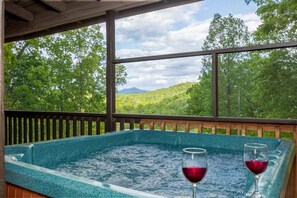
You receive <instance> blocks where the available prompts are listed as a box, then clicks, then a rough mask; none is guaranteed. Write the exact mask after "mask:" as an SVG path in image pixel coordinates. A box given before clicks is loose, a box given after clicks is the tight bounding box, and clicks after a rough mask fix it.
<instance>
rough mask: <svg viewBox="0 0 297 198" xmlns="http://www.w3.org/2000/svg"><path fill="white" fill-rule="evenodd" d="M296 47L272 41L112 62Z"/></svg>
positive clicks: (292, 42) (121, 60)
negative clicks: (270, 42) (271, 42)
mask: <svg viewBox="0 0 297 198" xmlns="http://www.w3.org/2000/svg"><path fill="white" fill-rule="evenodd" d="M290 47H297V41H290V42H285V43H274V44H265V45H253V46H244V47H234V48H224V49H213V50H201V51H192V52H181V53H172V54H162V55H153V56H142V57H133V58H122V59H116V60H114V63H115V64H117V63H132V62H142V61H153V60H162V59H172V58H186V57H193V56H204V55H212V54H227V53H239V52H250V51H261V50H272V49H282V48H290Z"/></svg>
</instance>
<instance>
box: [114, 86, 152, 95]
mask: <svg viewBox="0 0 297 198" xmlns="http://www.w3.org/2000/svg"><path fill="white" fill-rule="evenodd" d="M144 92H148V90H142V89H138V88H136V87H131V88H128V89H122V90H120V91H118V93H119V94H135V93H144Z"/></svg>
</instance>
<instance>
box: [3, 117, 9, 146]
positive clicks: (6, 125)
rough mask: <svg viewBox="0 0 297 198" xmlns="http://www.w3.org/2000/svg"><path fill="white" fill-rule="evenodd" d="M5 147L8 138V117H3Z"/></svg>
mask: <svg viewBox="0 0 297 198" xmlns="http://www.w3.org/2000/svg"><path fill="white" fill-rule="evenodd" d="M4 128H5V145H8V136H9V133H8V116H5V126H4Z"/></svg>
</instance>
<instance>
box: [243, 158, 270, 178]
mask: <svg viewBox="0 0 297 198" xmlns="http://www.w3.org/2000/svg"><path fill="white" fill-rule="evenodd" d="M245 165H246V166H247V167H248V169H249V170H250V171H251V172H253V173H254V174H256V175H258V174H261V173H263V172H264V171H265V170H266V168H267V165H268V161H246V162H245Z"/></svg>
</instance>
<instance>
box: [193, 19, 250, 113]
mask: <svg viewBox="0 0 297 198" xmlns="http://www.w3.org/2000/svg"><path fill="white" fill-rule="evenodd" d="M249 42H250V33H249V32H248V29H247V26H245V24H244V22H243V21H242V20H241V19H238V18H234V17H233V16H232V15H229V16H228V17H222V16H221V15H219V14H215V15H214V18H213V19H212V21H211V23H210V27H209V33H208V36H207V38H206V40H205V41H204V44H203V47H202V49H203V50H211V49H223V48H232V47H239V46H246V45H248V44H249ZM245 58H246V54H245V53H230V54H223V55H219V67H218V75H219V79H218V80H219V114H220V115H222V116H239V114H240V111H239V106H238V104H239V103H238V98H239V96H240V95H239V94H242V93H241V92H240V90H243V88H244V86H245V85H244V83H243V81H244V79H245V78H247V74H244V73H243V72H242V66H241V65H242V64H243V63H242V62H243V61H244V60H245ZM202 64H203V68H202V72H201V75H200V77H199V79H198V81H199V82H198V83H197V84H195V85H193V86H192V88H190V89H189V90H188V94H189V95H190V99H189V100H188V104H189V107H188V109H187V112H188V114H191V115H211V114H212V112H211V109H212V103H211V101H212V98H211V97H212V73H211V72H212V62H211V57H210V56H205V57H204V58H203V60H202ZM245 88H246V87H245ZM240 105H243V104H240Z"/></svg>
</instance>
